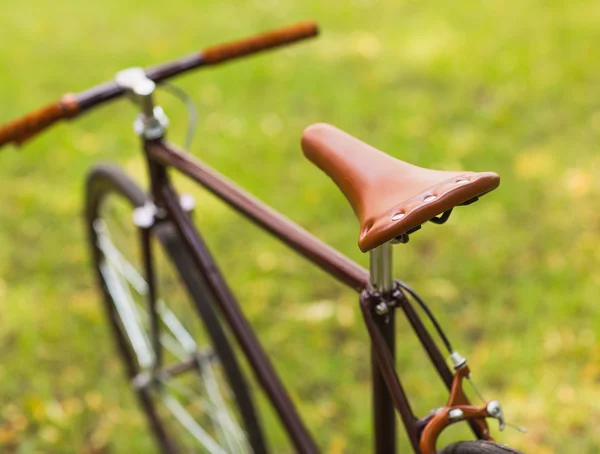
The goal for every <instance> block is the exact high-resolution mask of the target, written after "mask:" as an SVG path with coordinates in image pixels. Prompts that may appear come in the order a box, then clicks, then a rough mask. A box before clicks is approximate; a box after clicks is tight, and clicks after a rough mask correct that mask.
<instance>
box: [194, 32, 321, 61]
mask: <svg viewBox="0 0 600 454" xmlns="http://www.w3.org/2000/svg"><path fill="white" fill-rule="evenodd" d="M318 33H319V29H318V27H317V24H316V23H314V22H301V23H299V24H296V25H291V26H289V27H285V28H280V29H279V30H273V31H271V32H267V33H264V34H262V35H258V36H254V37H252V38H246V39H242V40H239V41H234V42H231V43H227V44H220V45H217V46H213V47H209V48H208V49H205V50H203V51H202V57H203V61H204V63H207V64H215V63H221V62H223V61H226V60H229V59H232V58H237V57H243V56H245V55H249V54H253V53H255V52H260V51H263V50H266V49H270V48H272V47H277V46H282V45H284V44H289V43H293V42H294V41H299V40H301V39H306V38H310V37H313V36H316V35H317V34H318Z"/></svg>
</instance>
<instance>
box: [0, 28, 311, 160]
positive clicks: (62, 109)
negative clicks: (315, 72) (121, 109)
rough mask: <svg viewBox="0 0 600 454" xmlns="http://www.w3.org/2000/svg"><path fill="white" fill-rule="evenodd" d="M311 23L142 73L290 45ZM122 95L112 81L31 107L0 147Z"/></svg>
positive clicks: (6, 130) (160, 73) (5, 128)
mask: <svg viewBox="0 0 600 454" xmlns="http://www.w3.org/2000/svg"><path fill="white" fill-rule="evenodd" d="M318 32H319V30H318V28H317V25H316V24H315V23H314V22H302V23H299V24H295V25H291V26H288V27H284V28H280V29H277V30H272V31H270V32H267V33H263V34H260V35H256V36H253V37H249V38H245V39H241V40H237V41H233V42H230V43H226V44H220V45H216V46H211V47H208V48H206V49H204V50H202V51H200V52H198V53H195V54H192V55H189V56H187V57H183V58H180V59H178V60H174V61H171V62H167V63H163V64H161V65H158V66H154V67H151V68H148V69H147V70H146V76H147V77H148V78H149V79H152V80H153V81H154V82H161V81H163V80H166V79H169V78H171V77H174V76H177V75H179V74H182V73H184V72H187V71H190V70H192V69H196V68H199V67H201V66H212V65H216V64H220V63H224V62H227V61H229V60H233V59H235V58H240V57H245V56H248V55H251V54H255V53H257V52H261V51H264V50H268V49H273V48H275V47H279V46H283V45H286V44H292V43H294V42H296V41H300V40H303V39H306V38H311V37H313V36H316V35H317V34H318ZM124 94H125V89H123V88H122V87H120V86H118V85H117V84H116V83H115V82H107V83H104V84H101V85H98V86H96V87H93V88H90V89H89V90H86V91H83V92H81V93H77V94H72V93H71V94H67V95H64V96H62V97H61V98H60V100H59V101H57V102H54V103H52V104H49V105H47V106H45V107H42V108H40V109H38V110H35V111H33V112H31V113H29V114H27V115H25V116H23V117H21V118H18V119H16V120H13V121H11V122H9V123H6V124H5V125H2V126H0V148H1V147H2V146H4V145H6V144H8V143H11V142H12V143H15V144H17V145H21V144H22V143H23V142H25V141H26V140H28V139H30V138H32V137H34V136H35V135H37V134H39V133H40V132H42V131H43V130H45V129H47V128H49V127H50V126H52V125H53V124H54V123H56V122H58V121H60V120H63V119H72V118H75V117H77V116H79V115H81V114H82V113H83V112H86V111H88V110H90V109H92V108H93V107H96V106H98V105H100V104H103V103H105V102H107V101H110V100H113V99H116V98H118V97H120V96H122V95H124Z"/></svg>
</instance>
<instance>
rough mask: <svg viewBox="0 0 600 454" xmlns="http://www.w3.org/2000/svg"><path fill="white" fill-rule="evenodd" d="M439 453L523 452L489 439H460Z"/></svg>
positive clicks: (505, 453)
mask: <svg viewBox="0 0 600 454" xmlns="http://www.w3.org/2000/svg"><path fill="white" fill-rule="evenodd" d="M439 454H523V453H522V452H521V451H517V450H516V449H513V448H509V447H508V446H504V445H499V444H497V443H493V442H491V441H484V440H476V441H461V442H458V443H453V444H451V445H449V446H446V447H445V448H444V449H442V450H441V451H439Z"/></svg>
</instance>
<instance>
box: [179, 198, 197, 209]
mask: <svg viewBox="0 0 600 454" xmlns="http://www.w3.org/2000/svg"><path fill="white" fill-rule="evenodd" d="M179 204H180V205H181V208H182V209H183V211H186V212H188V213H189V212H190V211H192V210H193V209H194V207H195V206H196V200H195V199H194V197H193V196H192V195H191V194H181V197H180V198H179Z"/></svg>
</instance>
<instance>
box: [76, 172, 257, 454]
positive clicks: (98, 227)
mask: <svg viewBox="0 0 600 454" xmlns="http://www.w3.org/2000/svg"><path fill="white" fill-rule="evenodd" d="M146 203H149V199H148V197H147V195H146V194H145V193H144V192H143V191H142V190H141V189H140V188H139V187H138V186H137V185H136V184H135V183H134V182H133V181H132V180H131V179H130V178H129V177H128V176H127V175H126V174H124V173H123V172H122V171H121V170H120V169H119V168H117V167H114V166H110V165H101V166H97V167H95V168H94V169H93V170H92V171H91V172H90V174H89V176H88V179H87V192H86V222H87V228H88V232H89V239H90V245H91V249H92V254H93V263H94V268H95V269H96V272H97V275H98V278H99V285H100V289H101V290H102V293H103V294H104V297H105V298H104V300H105V302H106V309H107V313H108V316H109V321H110V323H111V325H112V327H113V329H114V334H115V337H116V340H117V345H118V346H119V347H120V348H119V352H120V354H121V359H122V360H123V362H124V365H125V367H126V370H127V373H128V376H129V379H130V385H131V387H132V388H133V389H134V390H135V391H136V393H137V396H138V398H139V400H140V404H141V407H142V410H143V411H144V413H145V415H146V417H147V418H148V422H149V425H150V428H151V430H152V432H153V433H154V435H155V438H156V441H157V442H158V444H159V446H160V447H161V450H162V452H164V453H169V454H171V453H178V452H210V453H218V454H227V453H246V452H254V453H263V452H266V447H265V442H264V438H263V435H262V431H261V427H260V424H259V419H258V417H257V413H256V409H255V407H254V403H253V400H252V398H251V394H250V390H249V388H248V385H247V382H246V379H245V377H244V375H243V374H242V371H241V368H240V366H239V364H238V362H237V360H236V357H235V354H234V352H233V350H232V347H231V345H230V344H229V341H228V339H227V336H226V335H225V332H224V330H223V328H222V327H221V323H220V320H219V318H218V317H217V314H216V313H215V310H214V309H213V307H214V304H213V303H214V302H213V301H212V298H211V293H210V291H209V290H208V288H207V286H206V283H205V280H204V278H203V276H202V275H201V273H200V272H199V271H198V268H197V267H196V265H195V263H194V261H193V260H192V257H191V255H190V253H189V252H188V250H187V248H186V247H185V246H184V244H183V243H182V241H181V240H180V237H179V235H178V233H177V231H176V230H175V228H174V226H173V225H172V224H171V223H170V222H169V221H160V222H159V223H157V224H156V225H155V226H153V227H151V230H150V235H151V246H152V256H153V262H154V267H153V268H154V273H153V275H154V279H153V282H154V284H155V286H156V288H157V293H158V295H157V298H156V301H155V303H154V304H155V307H156V309H155V310H156V315H155V317H154V319H155V320H158V323H157V324H158V333H159V334H158V336H154V335H153V334H154V329H156V323H155V324H153V323H152V322H151V320H152V318H153V317H152V316H151V310H150V306H149V301H148V289H149V284H148V282H147V281H146V279H147V272H146V271H147V270H146V265H145V263H144V260H142V257H143V254H142V253H141V252H142V251H141V248H140V244H141V241H140V231H139V229H138V228H137V227H136V226H135V225H134V223H133V220H132V210H133V209H135V208H137V207H141V206H143V205H144V204H146ZM194 309H195V310H196V312H197V314H198V315H199V317H194ZM153 339H158V345H155V342H154V341H153ZM157 350H159V351H157Z"/></svg>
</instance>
